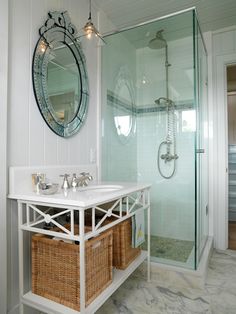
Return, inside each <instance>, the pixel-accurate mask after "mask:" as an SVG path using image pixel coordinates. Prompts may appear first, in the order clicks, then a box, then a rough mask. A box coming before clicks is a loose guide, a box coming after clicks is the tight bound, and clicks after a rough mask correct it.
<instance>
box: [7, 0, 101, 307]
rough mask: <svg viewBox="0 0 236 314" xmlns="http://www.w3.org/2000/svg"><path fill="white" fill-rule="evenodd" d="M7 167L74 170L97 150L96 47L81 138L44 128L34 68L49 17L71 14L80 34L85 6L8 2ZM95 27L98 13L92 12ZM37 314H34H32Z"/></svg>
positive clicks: (49, 0) (11, 300)
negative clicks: (41, 30)
mask: <svg viewBox="0 0 236 314" xmlns="http://www.w3.org/2000/svg"><path fill="white" fill-rule="evenodd" d="M8 2H9V102H8V110H9V117H8V165H9V166H34V165H46V166H47V165H67V164H68V165H73V164H86V163H89V162H90V158H89V156H90V149H93V150H94V151H95V152H96V149H97V139H96V131H97V47H96V44H95V43H94V42H87V41H86V40H83V48H84V54H85V56H86V59H87V68H88V77H89V84H90V101H89V110H88V116H87V119H86V121H85V124H84V126H83V127H82V128H81V130H80V131H79V133H77V134H76V135H75V136H73V137H72V138H69V139H63V138H60V137H59V136H57V135H56V134H54V133H53V132H52V131H51V130H50V129H49V128H48V126H47V125H46V124H45V122H44V120H43V118H42V116H41V114H40V112H39V110H38V107H37V104H36V101H35V97H34V93H33V88H32V75H31V63H32V56H33V51H34V47H35V45H36V42H37V40H38V38H39V33H38V30H39V28H40V27H41V26H42V25H43V24H44V22H45V21H46V19H47V13H48V11H50V10H52V11H55V10H59V11H64V10H67V11H68V12H69V15H70V17H71V20H72V23H73V24H75V26H76V27H77V29H78V30H81V28H82V26H83V25H84V24H85V22H86V21H87V18H88V1H86V0H79V1H78V0H44V1H38V0H21V1H18V0H9V1H8ZM93 13H94V14H93V19H94V22H95V23H96V12H95V10H93ZM8 226H9V232H8V247H9V252H8V265H9V269H8V310H9V311H10V312H11V311H12V313H13V312H14V309H15V307H16V306H17V304H18V289H17V285H18V270H17V267H18V266H17V265H18V252H17V212H16V203H15V202H9V207H8ZM1 313H2V312H1ZM14 313H17V310H16V311H15V312H14ZM30 313H33V312H30Z"/></svg>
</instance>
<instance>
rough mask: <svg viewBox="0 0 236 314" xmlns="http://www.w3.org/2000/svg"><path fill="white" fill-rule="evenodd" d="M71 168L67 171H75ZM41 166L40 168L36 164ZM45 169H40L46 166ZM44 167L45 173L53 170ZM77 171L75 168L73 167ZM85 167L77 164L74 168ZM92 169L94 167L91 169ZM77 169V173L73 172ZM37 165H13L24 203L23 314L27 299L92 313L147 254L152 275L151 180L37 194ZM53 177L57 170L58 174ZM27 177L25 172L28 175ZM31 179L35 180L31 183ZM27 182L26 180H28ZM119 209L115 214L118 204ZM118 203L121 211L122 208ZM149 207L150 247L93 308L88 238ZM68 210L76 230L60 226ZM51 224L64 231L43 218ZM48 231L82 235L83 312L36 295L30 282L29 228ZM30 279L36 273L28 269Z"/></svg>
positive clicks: (53, 308) (66, 313) (69, 313)
mask: <svg viewBox="0 0 236 314" xmlns="http://www.w3.org/2000/svg"><path fill="white" fill-rule="evenodd" d="M68 168H70V167H67V169H66V171H67V172H68V171H70V169H68ZM35 170H36V169H35ZM41 170H42V169H40V171H41ZM47 170H49V169H46V168H45V169H44V171H45V173H48V172H49V173H50V171H51V170H50V171H47ZM71 170H72V167H71ZM76 170H77V171H80V167H79V169H73V170H72V171H73V172H75V171H76ZM86 170H87V171H90V172H91V171H92V172H93V169H88V168H87V169H86ZM58 171H63V170H62V167H60V168H56V167H55V168H54V169H53V172H51V174H52V173H54V174H55V177H56V176H57V175H58V174H59V173H58ZM72 171H71V173H72ZM33 172H34V169H33V168H12V169H11V170H10V194H9V198H10V199H15V200H17V203H18V231H19V285H20V302H21V313H23V304H25V305H28V306H30V307H32V308H35V309H38V310H40V311H43V312H45V313H55V314H62V313H63V314H76V313H77V314H78V313H83V314H85V313H86V314H92V313H95V312H96V311H97V310H98V309H99V307H100V306H101V305H102V304H103V303H104V302H105V301H106V300H107V299H108V298H109V297H110V296H111V294H112V293H113V292H114V291H115V290H116V289H117V288H118V287H119V286H120V285H121V284H122V283H123V282H124V281H125V280H126V279H127V278H128V276H129V275H130V274H132V272H133V271H134V270H135V269H136V268H137V267H138V266H139V265H140V264H141V263H142V262H143V261H145V260H146V259H147V274H148V279H149V278H150V196H149V189H150V185H149V184H142V183H114V184H113V183H102V182H99V183H96V184H95V183H93V184H91V185H89V187H87V188H78V189H77V190H76V191H73V190H68V193H64V192H63V191H61V190H60V191H59V192H58V193H57V194H54V195H47V196H46V195H37V194H36V193H34V192H33V191H32V187H31V186H30V177H29V176H28V174H29V173H33ZM23 173H24V175H27V176H28V177H26V178H27V179H26V180H25V183H23V184H19V182H18V181H19V178H20V177H21V176H22V174H23ZM52 176H53V174H52ZM24 179H25V176H24ZM28 181H29V182H28ZM22 182H24V180H22ZM108 202H109V203H110V202H111V203H110V204H111V205H110V207H107V208H106V209H104V208H101V207H99V206H100V205H101V204H105V203H108ZM42 206H43V207H54V208H57V209H58V212H57V214H54V215H50V214H48V213H47V211H44V210H42ZM115 208H116V212H115V213H114V209H115ZM117 208H118V213H117ZM87 209H90V210H91V212H92V229H91V231H90V232H88V233H85V228H84V227H85V224H84V221H85V213H86V210H87ZM99 211H101V212H102V213H103V218H102V219H101V220H100V221H99V222H97V221H96V219H95V213H97V212H99ZM139 211H147V216H146V217H147V219H146V224H147V229H146V233H147V239H148V240H147V241H148V244H147V248H148V249H147V251H142V252H141V254H140V255H139V256H138V257H137V258H136V259H135V260H134V261H133V262H132V263H131V264H130V265H129V266H128V267H127V268H126V269H125V270H118V269H114V270H113V281H112V283H111V284H110V285H109V286H108V287H107V288H106V289H105V290H104V291H103V292H102V293H101V294H100V295H99V296H98V297H97V298H96V299H95V300H94V301H93V302H92V303H90V304H89V305H88V306H87V307H85V241H86V240H88V239H90V238H92V237H94V236H97V235H98V234H100V233H101V232H103V231H105V230H106V229H108V228H110V227H112V226H113V225H116V224H118V223H120V222H121V221H124V220H126V219H128V218H130V217H132V216H133V215H134V214H135V213H136V212H139ZM75 212H78V215H79V222H78V223H79V230H80V232H79V235H75V233H74V216H75ZM65 214H66V215H68V217H69V219H70V226H71V228H70V230H67V229H65V228H64V226H63V225H60V223H59V222H58V218H59V217H60V216H61V215H65ZM111 216H113V217H116V218H117V219H116V220H115V221H110V223H108V224H105V225H104V224H102V223H103V222H104V221H105V219H106V218H108V217H111ZM44 222H46V223H51V224H52V225H54V226H56V227H58V230H60V231H58V232H57V231H52V230H45V229H43V228H42V227H41V225H42V223H44ZM26 232H31V233H42V234H46V235H51V236H56V237H59V238H61V239H67V240H76V241H79V243H80V248H79V249H80V312H78V311H75V310H73V309H71V308H69V307H66V306H64V305H61V304H59V303H56V302H53V301H51V300H49V299H46V298H43V297H41V296H39V295H36V294H33V293H32V292H31V290H30V288H29V287H30V284H29V281H30V280H29V279H28V282H27V283H26V282H25V277H27V276H25V274H24V272H27V271H28V272H29V270H25V267H24V259H25V254H24V250H25V248H24V247H25V245H24V244H25V243H24V233H26ZM28 278H30V274H28Z"/></svg>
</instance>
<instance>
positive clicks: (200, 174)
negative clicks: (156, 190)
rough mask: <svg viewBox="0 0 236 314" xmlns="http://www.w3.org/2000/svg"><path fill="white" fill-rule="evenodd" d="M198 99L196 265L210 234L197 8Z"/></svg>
mask: <svg viewBox="0 0 236 314" xmlns="http://www.w3.org/2000/svg"><path fill="white" fill-rule="evenodd" d="M194 19H195V20H194V26H195V63H196V64H197V66H196V67H195V71H196V72H195V91H196V94H195V100H196V120H197V129H196V220H195V230H196V252H195V255H196V265H195V266H196V267H195V268H197V266H198V263H199V261H200V258H201V255H202V252H203V249H204V247H205V244H206V240H207V237H208V229H209V228H208V221H209V215H208V122H207V121H208V106H207V97H208V94H207V55H206V49H205V46H204V42H203V40H202V36H201V31H200V29H199V25H198V21H197V19H196V16H195V12H194Z"/></svg>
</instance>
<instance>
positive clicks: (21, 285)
mask: <svg viewBox="0 0 236 314" xmlns="http://www.w3.org/2000/svg"><path fill="white" fill-rule="evenodd" d="M22 210H23V208H22V203H20V202H18V252H19V299H20V308H19V313H20V314H23V313H24V306H23V304H22V301H21V297H22V296H23V293H24V281H23V280H24V261H23V230H22V229H21V226H22V223H23V220H22V219H23V213H22Z"/></svg>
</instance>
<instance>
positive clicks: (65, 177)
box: [60, 173, 70, 190]
mask: <svg viewBox="0 0 236 314" xmlns="http://www.w3.org/2000/svg"><path fill="white" fill-rule="evenodd" d="M69 176H70V175H69V174H67V173H65V174H61V175H60V177H63V183H62V186H61V188H62V189H64V190H67V189H69V188H70V183H69V180H68V178H69Z"/></svg>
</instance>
